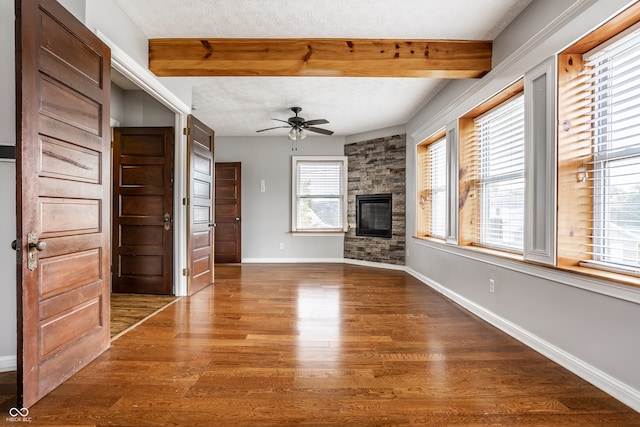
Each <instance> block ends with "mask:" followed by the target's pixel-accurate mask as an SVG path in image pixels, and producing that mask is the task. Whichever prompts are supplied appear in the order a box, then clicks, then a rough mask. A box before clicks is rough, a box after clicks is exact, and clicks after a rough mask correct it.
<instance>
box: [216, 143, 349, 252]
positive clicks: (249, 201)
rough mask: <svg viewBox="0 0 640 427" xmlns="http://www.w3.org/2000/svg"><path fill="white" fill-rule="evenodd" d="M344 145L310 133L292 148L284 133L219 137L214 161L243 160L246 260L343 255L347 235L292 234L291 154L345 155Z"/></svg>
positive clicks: (243, 246)
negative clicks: (292, 149) (281, 247)
mask: <svg viewBox="0 0 640 427" xmlns="http://www.w3.org/2000/svg"><path fill="white" fill-rule="evenodd" d="M343 146H344V138H340V137H314V136H310V137H308V138H307V139H305V140H304V141H300V142H298V151H295V152H292V151H291V141H289V140H288V139H287V136H286V135H281V136H273V137H224V136H222V137H216V151H215V158H216V162H241V163H242V260H243V262H268V261H269V262H286V261H299V260H307V261H311V260H319V261H327V260H342V247H343V240H344V237H343V235H337V236H300V235H295V236H294V235H292V234H291V156H292V155H296V156H321V155H326V156H342V155H343ZM262 180H264V181H265V190H266V191H265V192H264V193H262V192H261V191H260V181H262ZM280 243H283V244H284V249H280Z"/></svg>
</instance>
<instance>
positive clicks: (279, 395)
mask: <svg viewBox="0 0 640 427" xmlns="http://www.w3.org/2000/svg"><path fill="white" fill-rule="evenodd" d="M29 416H30V417H32V419H33V423H32V424H33V425H43V424H46V425H65V426H71V425H84V426H151V425H157V426H254V425H255V426H286V425H303V426H390V425H393V426H410V425H433V426H446V425H463V426H487V425H494V426H592V425H598V426H634V425H637V426H640V414H639V413H637V412H635V411H633V410H632V409H630V408H628V407H626V406H625V405H623V404H622V403H620V402H618V401H617V400H615V399H613V398H612V397H610V396H608V395H607V394H605V393H604V392H602V391H600V390H598V389H597V388H595V387H593V386H591V385H589V384H588V383H586V382H585V381H583V380H581V379H580V378H578V377H576V376H575V375H573V374H571V373H570V372H568V371H567V370H565V369H563V368H561V367H560V366H558V365H556V364H555V363H553V362H551V361H550V360H548V359H546V358H544V357H543V356H541V355H540V354H538V353H536V352H535V351H533V350H531V349H529V348H528V347H526V346H524V345H522V344H520V343H519V342H517V341H515V340H514V339H512V338H510V337H509V336H507V335H506V334H504V333H502V332H500V331H499V330H497V329H495V328H493V327H492V326H490V325H488V324H487V323H485V322H483V321H482V320H480V319H478V318H477V317H475V316H473V315H471V314H469V313H468V312H466V311H465V310H463V309H461V308H460V307H459V306H457V305H456V304H454V303H452V302H450V301H449V300H447V299H445V298H443V297H442V296H440V295H438V294H437V293H436V292H434V291H432V290H431V289H430V288H428V287H427V286H426V285H424V284H422V283H420V282H419V281H417V280H416V279H414V278H413V277H411V276H409V275H407V274H405V273H403V272H398V271H389V270H382V269H374V268H368V267H361V266H353V265H342V264H328V265H326V264H322V265H317V264H314V265H297V264H296V265H259V264H251V265H217V266H216V283H215V285H214V286H213V287H208V288H206V289H204V290H203V291H201V292H199V293H197V294H196V295H194V296H192V297H190V298H182V299H180V300H179V301H177V302H176V303H174V304H172V305H171V306H169V307H167V308H166V309H165V310H163V311H161V312H159V313H158V314H156V315H155V316H153V317H152V318H150V319H149V320H147V321H146V322H144V323H143V324H141V325H140V326H138V327H137V328H135V329H133V330H131V331H130V332H128V333H127V334H125V335H123V336H122V337H120V338H119V339H118V340H116V341H114V342H113V345H112V348H111V349H110V350H109V351H107V352H106V353H104V354H103V355H102V356H100V357H99V358H98V359H97V360H96V361H95V362H93V363H91V364H90V365H89V366H87V367H86V368H85V369H83V370H81V371H80V372H79V373H77V374H76V375H74V376H73V377H72V378H71V379H69V380H68V381H67V382H65V383H64V384H62V385H61V386H60V387H58V388H57V389H56V390H54V391H53V392H52V393H51V394H49V395H48V396H46V397H45V398H44V399H42V400H41V401H40V402H38V403H37V404H35V405H34V406H33V407H32V408H30V413H29Z"/></svg>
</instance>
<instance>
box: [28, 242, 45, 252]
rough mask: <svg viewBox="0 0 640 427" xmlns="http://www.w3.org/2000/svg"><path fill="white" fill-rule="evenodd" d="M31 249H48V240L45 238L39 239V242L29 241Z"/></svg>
mask: <svg viewBox="0 0 640 427" xmlns="http://www.w3.org/2000/svg"><path fill="white" fill-rule="evenodd" d="M29 249H37V250H38V251H40V252H42V251H44V250H45V249H47V242H45V241H44V240H39V241H38V242H29Z"/></svg>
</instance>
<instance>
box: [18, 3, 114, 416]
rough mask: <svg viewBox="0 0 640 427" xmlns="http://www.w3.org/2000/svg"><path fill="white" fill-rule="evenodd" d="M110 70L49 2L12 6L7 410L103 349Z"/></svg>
mask: <svg viewBox="0 0 640 427" xmlns="http://www.w3.org/2000/svg"><path fill="white" fill-rule="evenodd" d="M110 62H111V55H110V51H109V49H108V47H107V46H106V45H105V44H103V43H102V42H101V41H100V40H99V39H98V38H97V37H96V36H95V35H94V34H93V33H92V32H91V31H89V30H88V29H87V28H86V27H85V26H84V25H82V24H81V23H80V22H79V21H77V20H76V19H75V18H74V17H73V16H72V15H71V14H70V13H69V12H67V11H66V10H65V9H64V8H63V7H62V6H60V5H59V4H58V3H57V2H55V1H54V0H22V1H21V0H18V1H16V88H17V96H16V113H17V126H16V127H17V129H16V143H17V144H16V145H17V147H16V194H17V203H16V205H17V211H16V217H17V221H16V224H17V227H16V228H17V239H16V243H15V247H16V249H17V250H18V251H19V253H18V263H19V264H18V268H17V279H18V286H17V294H18V305H17V307H18V363H17V365H18V400H19V403H18V404H19V406H24V407H29V406H31V405H32V404H33V403H34V402H36V401H37V400H39V399H40V398H41V397H43V396H44V395H45V394H47V393H48V392H49V391H51V390H52V389H54V388H55V387H57V386H58V385H59V384H60V383H62V382H63V381H64V380H66V379H67V378H69V377H70V376H71V375H72V374H74V373H75V372H76V371H78V370H79V369H81V368H82V367H83V366H85V365H86V364H87V363H89V362H90V361H91V360H93V359H94V358H95V357H97V356H98V355H99V354H100V353H102V352H103V351H104V350H105V349H107V348H108V347H109V280H110V279H109V265H110V248H109V239H110V237H109V234H110V233H109V230H110V225H109V224H110V221H109V211H110V203H109V201H110V199H109V187H110V185H109V154H110V149H109V148H110V147H109V145H110V129H109V96H110V78H111V77H110Z"/></svg>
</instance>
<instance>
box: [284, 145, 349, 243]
mask: <svg viewBox="0 0 640 427" xmlns="http://www.w3.org/2000/svg"><path fill="white" fill-rule="evenodd" d="M347 159H348V158H347V156H291V232H292V233H295V234H297V233H300V234H306V235H320V234H325V235H327V234H329V235H333V234H344V233H346V232H347V230H348V223H347V198H348V189H347V173H348V160H347ZM305 162H306V163H337V164H340V190H341V194H339V195H336V196H338V197H339V199H340V203H341V216H340V218H341V222H342V227H339V228H302V227H299V225H298V199H299V195H298V180H299V175H298V170H299V169H298V164H299V163H305Z"/></svg>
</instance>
